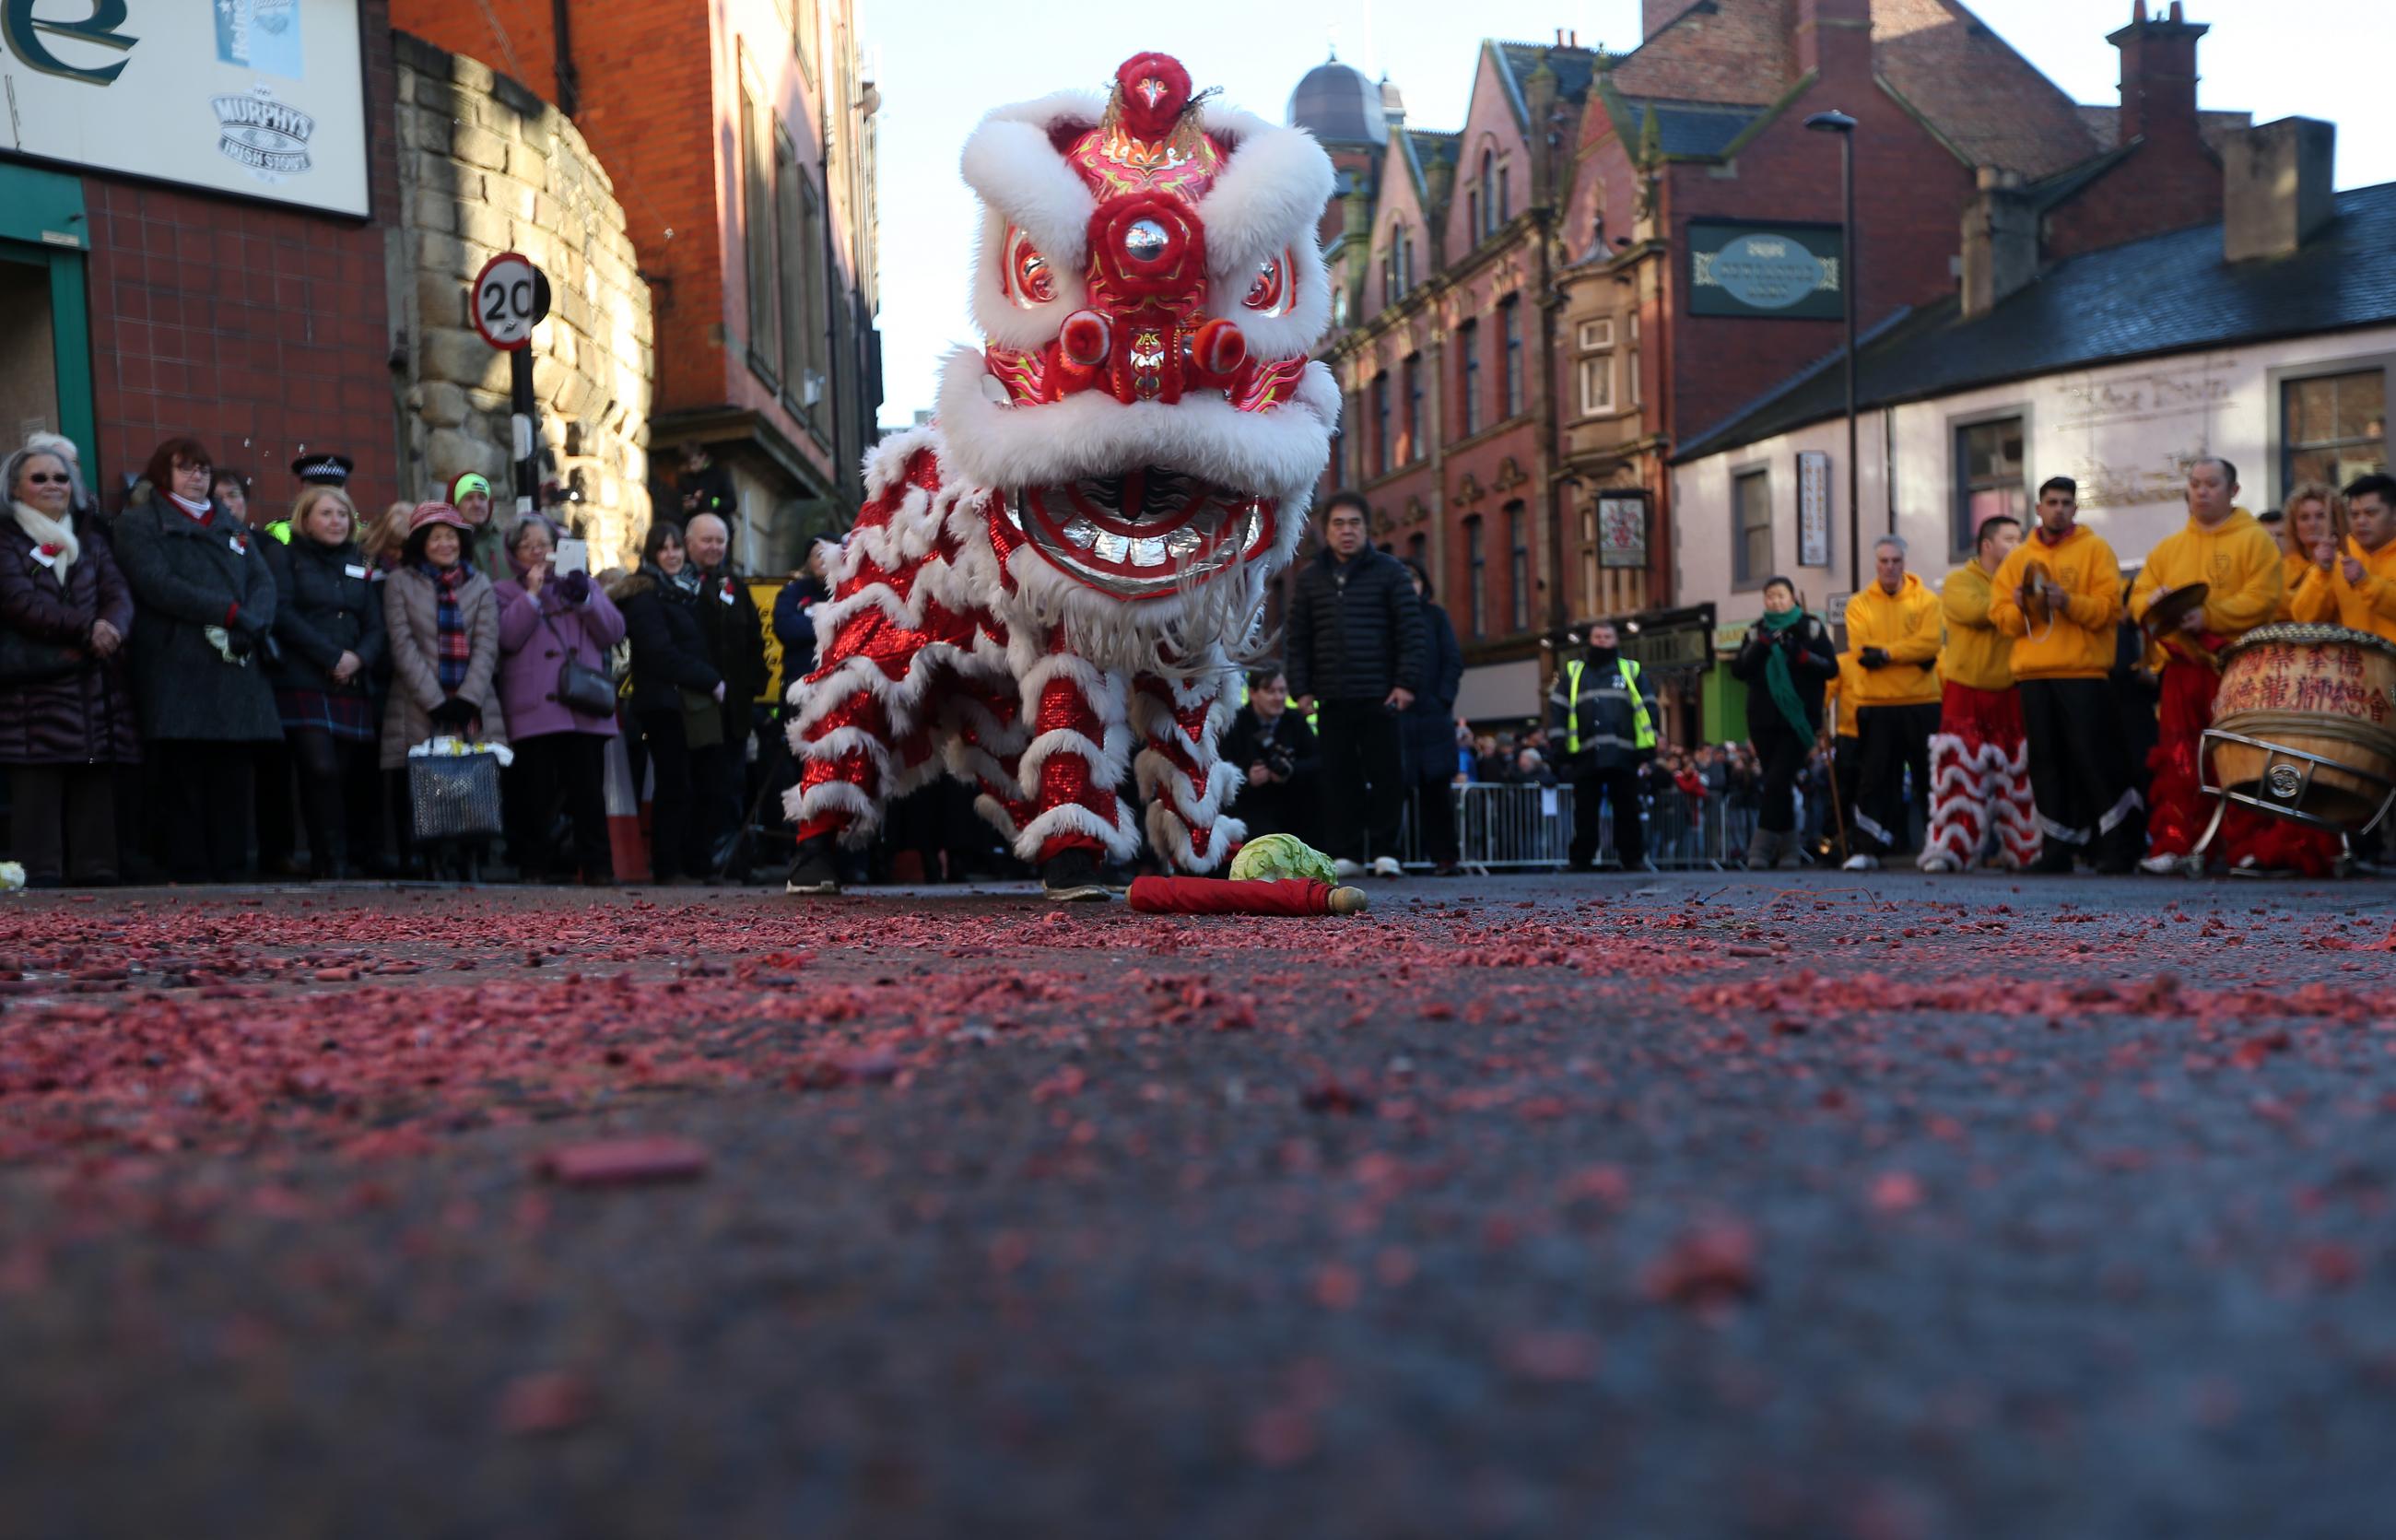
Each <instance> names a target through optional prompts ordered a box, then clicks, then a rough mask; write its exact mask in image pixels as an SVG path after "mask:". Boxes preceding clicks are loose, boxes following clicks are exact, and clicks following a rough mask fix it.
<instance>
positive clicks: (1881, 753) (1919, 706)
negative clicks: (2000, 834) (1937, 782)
mask: <svg viewBox="0 0 2396 1540" xmlns="http://www.w3.org/2000/svg"><path fill="white" fill-rule="evenodd" d="M1872 567H1873V571H1874V574H1875V577H1874V580H1873V582H1872V583H1871V585H1870V587H1868V588H1866V589H1865V590H1864V591H1862V592H1861V593H1858V594H1857V595H1856V596H1855V597H1854V598H1852V599H1850V600H1848V601H1847V649H1848V650H1849V651H1850V652H1852V653H1854V654H1855V656H1856V663H1857V666H1858V667H1859V668H1860V669H1861V670H1862V671H1861V672H1860V673H1858V674H1857V675H1856V677H1855V680H1854V684H1853V688H1852V689H1851V690H1847V689H1843V690H1842V691H1841V692H1840V700H1839V704H1840V705H1841V706H1842V707H1845V706H1848V705H1853V706H1854V707H1855V711H1856V724H1857V728H1858V730H1859V731H1860V733H1861V735H1862V742H1863V772H1862V775H1861V776H1860V777H1859V779H1860V782H1861V784H1860V785H1858V786H1857V788H1856V805H1855V806H1854V807H1853V808H1851V809H1850V810H1849V811H1848V815H1847V821H1848V823H1849V824H1850V825H1851V826H1852V827H1853V829H1854V831H1855V835H1856V837H1855V839H1854V840H1853V841H1852V842H1851V843H1852V845H1853V846H1854V847H1855V854H1854V855H1852V856H1848V857H1847V862H1846V869H1847V870H1849V871H1870V870H1874V869H1875V868H1877V867H1878V866H1879V865H1880V860H1879V857H1880V856H1894V855H1901V854H1903V853H1904V851H1905V849H1906V847H1907V846H1908V845H1909V844H1910V843H1912V813H1911V809H1910V808H1909V807H1908V805H1907V799H1906V777H1907V774H1908V773H1909V772H1910V774H1911V776H1912V804H1913V806H1915V807H1919V808H1920V809H1921V810H1922V811H1923V823H1924V824H1925V825H1926V824H1927V823H1928V822H1929V817H1928V814H1929V803H1930V735H1931V734H1932V733H1934V732H1937V730H1938V671H1937V667H1936V665H1937V661H1938V596H1937V594H1935V593H1933V592H1931V591H1930V590H1929V589H1927V588H1925V587H1924V586H1923V582H1922V579H1921V578H1916V577H1915V576H1913V574H1911V573H1910V572H1908V571H1906V570H1905V542H1904V541H1903V540H1900V539H1898V538H1897V537H1896V536H1894V535H1884V536H1882V537H1881V538H1880V539H1879V540H1878V541H1877V542H1876V543H1874V545H1873V546H1872Z"/></svg>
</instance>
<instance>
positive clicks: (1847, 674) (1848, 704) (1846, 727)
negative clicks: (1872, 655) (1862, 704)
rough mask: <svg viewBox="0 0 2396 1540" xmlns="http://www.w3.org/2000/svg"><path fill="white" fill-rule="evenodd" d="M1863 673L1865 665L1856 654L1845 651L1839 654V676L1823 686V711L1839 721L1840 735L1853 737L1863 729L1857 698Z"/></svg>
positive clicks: (1830, 717) (1838, 730) (1838, 732)
mask: <svg viewBox="0 0 2396 1540" xmlns="http://www.w3.org/2000/svg"><path fill="white" fill-rule="evenodd" d="M1863 673H1864V666H1863V665H1862V664H1860V663H1858V662H1857V661H1856V655H1855V654H1853V653H1851V652H1843V653H1841V654H1840V655H1839V677H1838V678H1836V679H1834V680H1832V681H1830V683H1829V684H1825V685H1824V686H1822V713H1823V715H1824V716H1825V717H1826V718H1829V719H1831V720H1834V721H1836V722H1837V724H1838V729H1837V734H1838V736H1839V737H1843V738H1851V737H1858V736H1860V734H1861V731H1862V730H1861V729H1860V728H1859V727H1858V726H1857V724H1856V708H1855V699H1856V681H1857V680H1858V679H1861V678H1862V677H1863Z"/></svg>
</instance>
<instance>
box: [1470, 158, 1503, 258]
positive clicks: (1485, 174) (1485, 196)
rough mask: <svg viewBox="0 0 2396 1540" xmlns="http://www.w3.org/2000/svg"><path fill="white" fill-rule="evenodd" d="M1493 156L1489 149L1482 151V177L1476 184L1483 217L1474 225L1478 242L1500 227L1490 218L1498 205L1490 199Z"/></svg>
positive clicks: (1475, 221)
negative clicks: (1490, 171)
mask: <svg viewBox="0 0 2396 1540" xmlns="http://www.w3.org/2000/svg"><path fill="white" fill-rule="evenodd" d="M1492 158H1493V157H1492V156H1491V155H1490V153H1489V152H1488V151H1486V150H1484V151H1483V152H1481V179H1480V181H1478V182H1477V183H1475V184H1474V185H1475V186H1476V187H1477V188H1478V189H1479V190H1480V193H1481V200H1480V203H1481V217H1480V218H1479V219H1476V220H1474V221H1473V226H1472V238H1473V240H1474V241H1476V242H1479V241H1485V240H1487V239H1488V238H1489V232H1491V231H1493V230H1495V229H1497V228H1498V223H1497V221H1496V220H1495V219H1491V218H1490V215H1491V214H1492V213H1493V212H1495V210H1496V205H1494V204H1492V203H1491V202H1490V200H1489V166H1490V163H1491V160H1492Z"/></svg>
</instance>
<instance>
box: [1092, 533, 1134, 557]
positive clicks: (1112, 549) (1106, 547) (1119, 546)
mask: <svg viewBox="0 0 2396 1540" xmlns="http://www.w3.org/2000/svg"><path fill="white" fill-rule="evenodd" d="M1129 551H1131V542H1130V541H1129V540H1127V539H1125V538H1123V537H1122V536H1120V535H1111V534H1109V535H1100V536H1099V537H1098V544H1097V548H1096V551H1095V552H1094V553H1095V554H1096V555H1097V557H1098V560H1099V561H1101V562H1120V561H1122V560H1123V559H1124V557H1125V555H1126V554H1128V553H1129Z"/></svg>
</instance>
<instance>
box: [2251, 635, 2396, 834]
mask: <svg viewBox="0 0 2396 1540" xmlns="http://www.w3.org/2000/svg"><path fill="white" fill-rule="evenodd" d="M2221 657H2222V673H2221V689H2220V692H2219V693H2218V694H2217V695H2216V696H2215V697H2214V702H2213V725H2212V727H2210V728H2209V729H2207V730H2206V732H2205V735H2204V750H2205V754H2206V758H2207V760H2208V764H2209V768H2210V770H2211V772H2212V774H2211V777H2210V778H2209V779H2208V780H2207V782H2206V788H2207V790H2212V791H2214V792H2216V794H2218V795H2220V796H2222V797H2224V798H2226V799H2227V800H2228V801H2230V802H2234V803H2239V804H2241V805H2243V806H2246V807H2253V808H2256V809H2258V810H2260V811H2262V812H2266V813H2275V814H2278V815H2280V816H2283V817H2287V818H2294V819H2296V821H2297V822H2299V823H2306V824H2310V825H2312V826H2313V827H2315V828H2318V829H2330V830H2343V831H2351V832H2356V833H2360V832H2363V831H2365V830H2369V829H2370V828H2372V827H2373V826H2374V825H2376V823H2378V822H2379V820H2380V819H2381V818H2382V817H2384V816H2386V815H2387V812H2388V807H2389V802H2390V800H2391V799H2396V643H2390V642H2388V641H2385V640H2383V639H2381V638H2379V637H2376V636H2373V635H2371V634H2370V633H2369V632H2367V631H2348V630H2347V629H2346V628H2345V627H2343V626H2305V625H2295V626H2264V627H2261V628H2259V629H2257V630H2255V631H2248V632H2247V633H2246V634H2245V636H2244V637H2243V638H2242V639H2241V640H2240V641H2239V642H2238V643H2237V644H2235V645H2233V646H2231V647H2230V649H2229V650H2228V651H2226V652H2224V653H2223V654H2222V655H2221Z"/></svg>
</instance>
